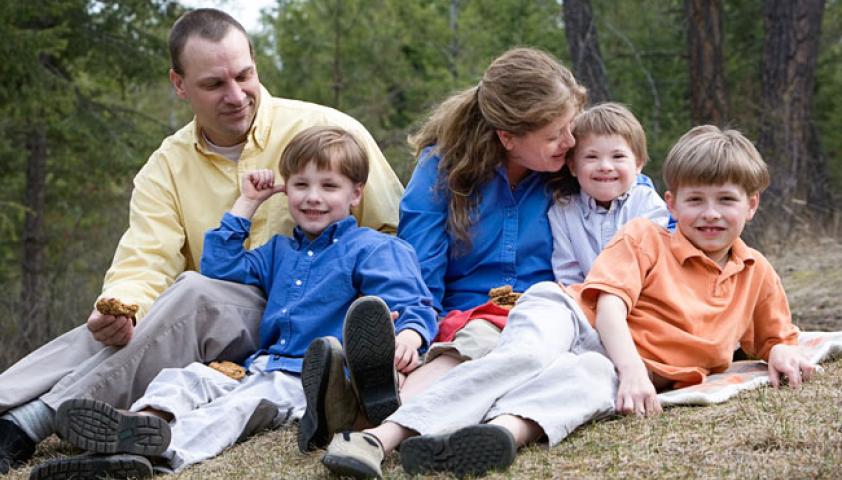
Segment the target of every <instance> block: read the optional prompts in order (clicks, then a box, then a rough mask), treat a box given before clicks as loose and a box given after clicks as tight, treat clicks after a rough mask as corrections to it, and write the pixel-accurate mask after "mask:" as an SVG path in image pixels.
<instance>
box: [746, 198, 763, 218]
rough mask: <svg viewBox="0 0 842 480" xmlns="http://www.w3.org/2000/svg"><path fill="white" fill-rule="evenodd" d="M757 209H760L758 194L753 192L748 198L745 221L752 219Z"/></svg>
mask: <svg viewBox="0 0 842 480" xmlns="http://www.w3.org/2000/svg"><path fill="white" fill-rule="evenodd" d="M758 207H760V192H754V193H752V194H751V195H749V196H748V215H746V221H749V220H751V219H752V218H754V214H755V213H757V209H758Z"/></svg>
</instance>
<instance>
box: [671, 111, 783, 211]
mask: <svg viewBox="0 0 842 480" xmlns="http://www.w3.org/2000/svg"><path fill="white" fill-rule="evenodd" d="M663 175H664V182H665V183H666V186H667V190H669V191H671V192H673V193H675V192H676V191H677V190H678V188H680V187H682V186H687V185H693V186H696V185H722V184H725V183H733V184H735V185H739V186H740V187H742V188H743V190H745V191H746V193H747V194H749V195H753V194H755V193H759V192H762V191H763V190H764V189H765V188H766V187H768V186H769V170H768V168H767V167H766V162H764V161H763V157H761V156H760V152H758V151H757V149H756V148H755V147H754V144H752V143H751V141H749V139H747V138H746V137H744V136H743V134H742V133H740V132H738V131H737V130H720V129H719V128H718V127H715V126H713V125H701V126H698V127H694V128H692V129H690V131H688V132H687V133H685V134H684V135H683V136H682V137H681V138H679V139H678V142H676V143H675V145H673V146H672V148H671V149H670V151H669V153H668V154H667V158H666V160H665V161H664V166H663Z"/></svg>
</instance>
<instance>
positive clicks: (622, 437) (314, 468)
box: [6, 241, 842, 480]
mask: <svg viewBox="0 0 842 480" xmlns="http://www.w3.org/2000/svg"><path fill="white" fill-rule="evenodd" d="M772 262H773V263H774V264H775V266H776V268H777V269H778V271H779V272H780V274H781V276H782V278H783V282H784V286H785V288H786V289H787V293H788V295H789V298H790V303H791V305H792V310H793V316H794V317H795V319H796V323H797V324H798V325H800V326H801V327H802V328H803V329H805V330H842V295H839V292H840V291H842V245H840V244H838V243H836V242H832V241H825V242H818V243H816V244H813V245H803V244H802V245H798V246H796V247H794V248H791V249H782V252H781V253H780V254H778V255H776V256H774V257H773V258H772ZM72 453H74V452H73V450H72V449H71V448H70V447H69V446H67V444H62V443H60V442H58V440H57V439H55V437H53V438H52V439H50V440H48V441H47V442H44V443H43V444H42V445H41V446H40V447H39V450H38V455H37V457H36V458H35V459H34V460H33V462H40V461H43V460H46V459H48V458H51V457H54V456H57V455H67V454H72ZM319 457H320V454H311V455H306V456H304V455H300V454H299V453H298V449H297V447H296V443H295V431H294V429H286V430H280V431H274V432H268V433H265V434H263V435H259V436H257V437H255V438H253V439H251V440H249V441H248V442H245V443H243V444H240V445H237V446H235V447H233V448H231V449H229V450H227V451H226V452H225V453H223V454H222V455H220V456H219V457H217V458H215V459H213V460H210V461H208V462H204V463H202V464H200V465H197V466H195V467H193V468H190V469H188V470H187V471H185V472H183V473H181V474H179V475H175V476H172V477H169V478H172V479H173V480H181V479H220V480H221V479H239V478H244V479H250V480H251V479H254V480H258V479H307V478H328V475H327V472H326V471H325V470H324V468H323V467H322V466H321V463H319ZM840 469H842V360H838V361H835V362H831V363H828V364H826V365H825V373H824V374H822V375H820V376H819V377H818V378H817V379H816V380H815V381H813V382H811V383H809V384H807V385H805V386H804V387H803V388H801V389H799V390H790V389H786V388H785V389H780V390H775V389H771V388H761V389H758V390H754V391H750V392H744V393H743V394H741V395H740V396H738V397H737V398H735V399H732V400H731V401H729V402H726V403H725V404H722V405H717V406H712V407H678V408H671V409H668V410H667V411H666V412H665V413H664V414H663V415H661V416H658V417H655V418H650V419H637V418H619V417H618V418H613V419H610V420H607V421H602V422H596V423H593V424H590V425H586V426H584V427H583V428H580V429H578V430H577V431H576V432H574V433H573V434H572V435H571V436H570V437H569V438H567V439H566V440H565V441H563V442H562V443H561V444H560V445H559V446H557V447H555V448H553V449H552V450H549V449H547V448H546V447H545V446H540V445H538V446H533V447H530V448H527V449H524V450H523V451H521V452H520V455H518V458H517V460H516V461H515V464H514V465H513V466H512V468H511V469H509V470H508V471H506V472H501V473H495V474H492V475H489V476H488V477H487V478H489V479H501V478H582V479H590V478H593V479H602V478H609V479H611V478H617V479H621V478H623V479H625V478H656V479H660V478H664V479H671V478H726V479H727V478H733V479H743V478H787V479H789V478H838V477H839V476H840V473H839V471H840ZM384 473H385V474H386V477H387V478H409V477H407V476H406V475H404V474H403V471H402V470H401V468H400V466H399V465H398V463H397V459H396V458H395V457H394V456H393V457H392V458H391V459H389V460H388V461H387V463H386V465H384ZM28 475H29V469H28V468H23V469H18V470H16V471H14V472H13V473H12V474H10V475H9V476H8V477H6V478H8V479H10V480H22V479H25V478H28ZM428 478H448V477H447V476H436V477H432V476H431V477H428Z"/></svg>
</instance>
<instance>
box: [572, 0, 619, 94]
mask: <svg viewBox="0 0 842 480" xmlns="http://www.w3.org/2000/svg"><path fill="white" fill-rule="evenodd" d="M563 13H564V34H565V35H566V36H567V43H568V45H569V47H570V58H571V59H572V60H573V73H574V74H575V75H576V79H577V80H579V81H580V82H582V84H583V85H585V87H587V89H588V99H589V101H590V103H592V104H595V103H600V102H606V101H608V100H610V99H611V94H610V92H609V90H608V80H607V79H606V77H605V64H604V63H603V62H602V54H601V53H600V51H599V42H598V40H597V36H596V25H594V22H593V9H592V8H591V2H590V0H564V7H563Z"/></svg>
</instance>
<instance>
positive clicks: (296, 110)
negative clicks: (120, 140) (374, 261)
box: [100, 87, 403, 320]
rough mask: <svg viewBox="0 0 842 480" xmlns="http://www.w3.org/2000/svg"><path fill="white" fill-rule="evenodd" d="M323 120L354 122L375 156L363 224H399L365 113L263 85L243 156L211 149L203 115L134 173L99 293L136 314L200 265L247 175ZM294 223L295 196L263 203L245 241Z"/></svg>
mask: <svg viewBox="0 0 842 480" xmlns="http://www.w3.org/2000/svg"><path fill="white" fill-rule="evenodd" d="M314 125H328V126H338V127H342V128H344V129H346V130H348V131H350V132H352V133H353V134H354V135H356V137H357V138H358V139H359V141H360V142H361V143H362V144H363V146H364V148H365V149H366V151H367V152H368V156H369V163H370V168H369V176H368V182H367V184H366V188H365V191H364V194H363V201H362V202H361V203H360V206H359V207H358V208H357V209H355V210H354V212H353V213H354V215H355V216H356V217H357V221H358V222H359V224H360V225H362V226H367V227H371V228H374V229H377V230H380V231H385V232H388V233H394V232H395V229H396V226H397V223H398V204H399V202H400V198H401V195H402V194H403V186H402V185H401V183H400V181H399V180H398V178H397V176H396V175H395V172H394V171H393V170H392V168H391V166H389V163H388V162H387V161H386V159H385V158H384V157H383V154H382V153H381V152H380V149H379V147H378V146H377V143H376V142H375V141H374V139H373V138H372V137H371V134H369V133H368V131H366V129H365V127H363V126H362V125H361V124H360V123H359V122H358V121H356V120H354V119H353V118H351V117H350V116H348V115H345V114H344V113H341V112H339V111H337V110H334V109H332V108H328V107H324V106H321V105H315V104H312V103H306V102H300V101H296V100H287V99H281V98H274V97H272V96H271V95H270V94H269V92H268V91H267V90H266V89H265V88H263V87H261V93H260V104H259V106H258V109H257V114H256V116H255V121H254V124H253V125H252V128H251V131H250V132H249V134H248V136H247V140H246V144H245V147H244V148H243V153H242V155H241V156H240V160H239V162H238V163H234V162H232V161H230V160H228V159H226V158H224V157H221V156H219V155H218V154H215V153H213V152H211V151H210V150H208V149H207V148H206V146H205V144H204V140H202V134H201V132H200V130H199V128H198V126H197V125H196V121H195V119H194V120H193V121H192V122H190V123H188V124H187V125H186V126H184V127H183V128H182V129H181V130H179V131H178V132H176V133H175V134H173V135H171V136H170V137H168V138H166V139H165V140H164V141H163V143H162V144H161V146H160V148H158V150H156V151H155V152H154V153H153V154H152V155H151V156H150V157H149V160H148V161H147V162H146V165H144V166H143V168H142V169H141V170H140V172H139V173H138V174H137V176H136V177H135V179H134V190H133V191H132V197H131V202H130V205H129V228H128V230H126V233H125V234H123V237H122V238H121V239H120V243H119V244H118V245H117V250H116V252H115V253H114V260H113V262H112V264H111V268H109V269H108V272H107V273H106V274H105V281H104V285H103V289H102V294H101V295H100V298H111V297H113V298H117V299H119V300H121V301H122V302H124V303H135V304H137V305H139V306H140V310H139V311H138V313H137V319H138V320H140V319H142V317H143V316H144V315H145V314H146V312H148V311H149V307H150V306H151V305H152V303H153V302H154V301H155V299H156V298H158V295H160V294H161V293H162V292H163V291H164V290H165V289H167V287H169V286H170V285H172V283H173V282H174V281H175V278H176V277H177V276H178V275H179V274H181V273H182V272H184V271H186V270H198V265H199V259H200V257H201V255H202V244H203V241H204V235H205V232H206V231H207V230H208V229H210V228H215V227H216V226H218V225H219V222H220V219H221V218H222V214H223V213H224V212H226V211H227V210H228V209H230V208H231V206H232V205H233V204H234V200H236V199H237V197H238V196H239V195H240V185H241V179H242V175H243V174H245V173H246V172H249V171H252V170H255V169H259V168H268V169H272V170H273V171H274V172H275V174H276V175H279V173H278V160H279V159H280V157H281V152H282V151H283V149H284V148H285V147H286V145H287V144H288V143H289V141H290V140H291V139H292V137H293V136H295V134H296V133H298V132H300V131H301V130H304V129H305V128H308V127H311V126H314ZM294 226H295V224H294V222H293V220H292V217H291V216H290V214H289V210H288V207H287V200H286V196H285V195H283V194H278V195H274V196H272V197H271V198H270V199H269V200H267V201H266V202H264V203H263V205H261V206H260V208H259V209H258V210H257V212H256V213H255V215H254V218H253V220H252V229H251V235H250V237H249V238H248V240H247V241H246V244H245V247H246V248H249V249H251V248H255V247H259V246H260V245H262V244H264V243H266V242H267V241H268V240H269V239H270V238H271V237H272V236H273V235H276V234H283V235H290V234H291V233H292V229H293V227H294Z"/></svg>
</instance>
